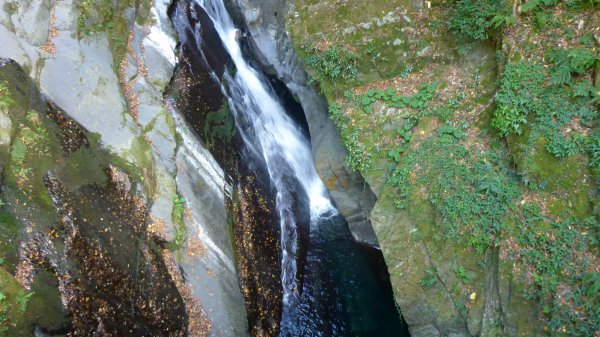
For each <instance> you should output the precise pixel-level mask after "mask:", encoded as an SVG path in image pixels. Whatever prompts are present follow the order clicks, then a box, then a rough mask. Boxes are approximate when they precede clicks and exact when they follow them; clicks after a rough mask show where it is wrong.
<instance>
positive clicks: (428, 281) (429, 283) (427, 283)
mask: <svg viewBox="0 0 600 337" xmlns="http://www.w3.org/2000/svg"><path fill="white" fill-rule="evenodd" d="M437 282H438V277H437V273H436V271H435V269H433V268H429V269H425V275H424V276H423V278H422V279H421V281H419V283H420V284H421V285H422V286H423V287H425V288H433V287H434V286H435V285H436V284H437Z"/></svg>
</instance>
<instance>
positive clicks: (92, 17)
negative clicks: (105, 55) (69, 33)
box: [75, 0, 152, 66]
mask: <svg viewBox="0 0 600 337" xmlns="http://www.w3.org/2000/svg"><path fill="white" fill-rule="evenodd" d="M151 5H152V3H151V2H150V1H133V0H100V1H92V0H78V1H76V2H75V6H76V8H77V10H78V11H79V16H78V18H77V33H78V34H79V36H80V37H81V36H90V35H94V34H97V33H101V32H102V33H106V34H107V36H108V41H109V43H110V47H111V51H112V53H113V58H114V60H115V64H116V65H117V66H118V64H119V63H120V61H121V59H122V58H123V56H124V55H125V52H126V50H127V37H128V35H129V28H128V27H127V21H126V19H125V9H127V8H134V10H135V14H136V16H135V18H136V20H137V21H138V23H140V24H143V23H144V22H145V21H146V20H149V18H151V17H152V16H151V14H150V8H151Z"/></svg>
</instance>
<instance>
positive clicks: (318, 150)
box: [233, 0, 378, 246]
mask: <svg viewBox="0 0 600 337" xmlns="http://www.w3.org/2000/svg"><path fill="white" fill-rule="evenodd" d="M286 13H287V2H286V1H281V0H267V1H257V0H235V1H233V14H234V15H237V17H238V20H239V21H241V22H244V23H245V25H246V29H247V30H248V32H249V39H248V40H249V42H250V45H251V47H252V51H253V53H254V55H255V56H256V58H257V59H258V61H259V62H260V64H261V65H262V67H263V68H264V69H265V71H266V72H267V73H271V74H274V75H276V76H277V77H278V78H280V79H281V80H282V81H283V82H284V83H285V85H286V86H287V87H288V89H289V90H290V91H291V93H292V94H293V95H294V96H295V97H297V98H298V101H299V102H300V103H301V104H302V108H303V109H304V113H305V116H306V119H307V121H308V126H309V131H310V135H311V143H312V149H313V155H314V158H315V166H316V169H317V173H318V174H319V176H320V177H321V179H322V180H323V182H325V185H326V186H327V188H328V189H329V192H330V193H331V197H332V198H333V200H334V201H335V203H336V206H337V207H338V209H339V211H340V212H341V214H342V215H343V216H344V217H345V218H346V220H347V221H348V225H349V226H350V230H351V231H352V234H353V236H354V238H355V239H356V240H357V241H360V242H363V243H366V244H369V245H373V246H377V245H378V242H377V237H376V235H375V232H374V231H373V229H372V226H371V222H370V219H369V214H370V212H371V210H372V208H373V205H374V204H375V200H376V198H375V195H374V194H373V192H372V191H371V189H370V188H369V186H368V184H367V183H366V182H365V180H364V179H363V178H362V176H361V175H360V174H359V173H357V172H353V171H352V169H350V168H349V167H348V166H347V165H345V159H346V149H345V148H344V145H343V143H342V140H341V137H340V134H339V131H338V129H337V127H336V126H335V124H334V123H333V121H332V120H331V119H329V116H328V112H327V111H328V109H327V107H328V105H327V101H326V100H325V98H324V97H323V96H321V95H320V94H319V93H318V91H317V90H316V88H315V87H314V86H313V85H311V84H310V83H309V81H308V76H307V74H306V71H305V70H304V65H303V64H302V62H301V61H300V59H299V58H298V57H297V55H296V53H295V51H294V48H293V46H292V43H291V41H290V39H289V36H288V35H287V33H286V31H285V16H286ZM258 46H260V48H259V47H258Z"/></svg>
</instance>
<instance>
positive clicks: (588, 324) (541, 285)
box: [517, 203, 600, 336]
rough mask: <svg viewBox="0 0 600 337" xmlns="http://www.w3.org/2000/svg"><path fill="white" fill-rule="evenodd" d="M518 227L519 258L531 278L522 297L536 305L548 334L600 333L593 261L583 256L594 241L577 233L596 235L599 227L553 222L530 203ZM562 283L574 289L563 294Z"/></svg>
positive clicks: (592, 222)
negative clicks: (546, 320)
mask: <svg viewBox="0 0 600 337" xmlns="http://www.w3.org/2000/svg"><path fill="white" fill-rule="evenodd" d="M520 227H521V228H520V233H519V234H518V236H517V238H518V242H519V244H520V246H521V247H523V248H522V249H521V250H520V252H519V253H520V254H519V255H520V256H519V257H520V259H522V260H523V262H524V264H525V265H526V266H527V267H528V268H530V272H531V273H532V282H530V283H529V285H528V288H527V290H526V295H527V296H528V297H529V298H532V299H539V300H541V306H542V307H543V311H544V313H545V314H546V315H548V317H549V318H550V326H551V328H552V330H553V331H561V330H562V331H564V332H566V333H567V334H569V335H573V336H594V334H595V333H596V332H597V331H598V329H599V328H600V322H598V320H597V317H600V292H599V290H600V275H599V274H598V273H597V272H595V271H592V270H590V268H593V267H592V266H593V261H592V260H590V259H589V257H587V256H586V255H587V254H588V252H589V251H590V249H591V247H592V246H596V245H597V238H596V237H595V235H591V236H590V235H585V234H582V231H583V232H588V231H597V230H598V229H599V228H600V223H598V221H597V220H596V219H594V218H586V219H580V220H577V219H567V220H561V221H556V220H553V219H551V218H548V217H545V216H544V215H542V213H541V210H540V207H539V206H538V205H536V204H533V203H530V204H526V205H525V206H524V207H523V213H522V216H521V218H520ZM567 284H573V285H575V286H574V288H571V289H570V290H568V291H567V289H569V288H567ZM561 291H562V293H561Z"/></svg>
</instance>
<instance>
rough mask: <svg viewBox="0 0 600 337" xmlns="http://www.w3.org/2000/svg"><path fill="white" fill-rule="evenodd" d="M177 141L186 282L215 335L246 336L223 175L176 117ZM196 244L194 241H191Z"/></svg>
mask: <svg viewBox="0 0 600 337" xmlns="http://www.w3.org/2000/svg"><path fill="white" fill-rule="evenodd" d="M175 124H176V126H177V131H178V133H179V134H180V135H181V137H182V144H181V146H180V148H179V151H178V152H177V167H178V170H177V172H178V173H177V186H178V192H179V193H180V194H181V196H182V197H183V198H184V200H185V201H186V204H187V205H189V206H190V207H189V208H188V210H189V212H188V216H186V217H185V218H184V221H185V225H186V231H187V237H188V240H187V241H188V245H187V247H186V249H185V253H184V255H185V256H184V257H183V258H182V259H181V260H182V261H181V262H180V266H181V268H183V269H184V270H186V274H188V275H189V277H188V280H187V281H188V284H189V285H190V288H191V290H192V292H193V293H194V294H195V296H196V297H197V298H200V301H201V303H202V307H204V308H210V311H207V312H206V314H207V316H208V317H209V318H210V319H211V321H212V323H213V333H214V334H215V335H217V336H245V335H247V331H248V327H247V325H246V312H245V310H244V305H243V301H244V298H243V297H242V293H241V292H240V287H239V284H238V278H237V274H236V269H235V263H234V256H233V246H232V239H231V238H230V236H229V233H230V231H229V223H228V211H227V209H226V208H225V205H224V203H223V201H224V200H225V195H224V186H225V184H226V183H225V180H224V173H223V170H222V169H221V167H219V165H218V164H217V162H216V161H215V160H214V159H213V157H212V156H211V154H210V153H209V151H208V150H207V149H206V148H204V146H203V145H201V144H200V142H199V141H198V140H196V138H195V137H194V135H193V133H192V132H191V130H190V129H189V128H188V127H187V125H186V124H185V122H184V118H183V117H181V116H176V117H175ZM195 243H197V244H195Z"/></svg>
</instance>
